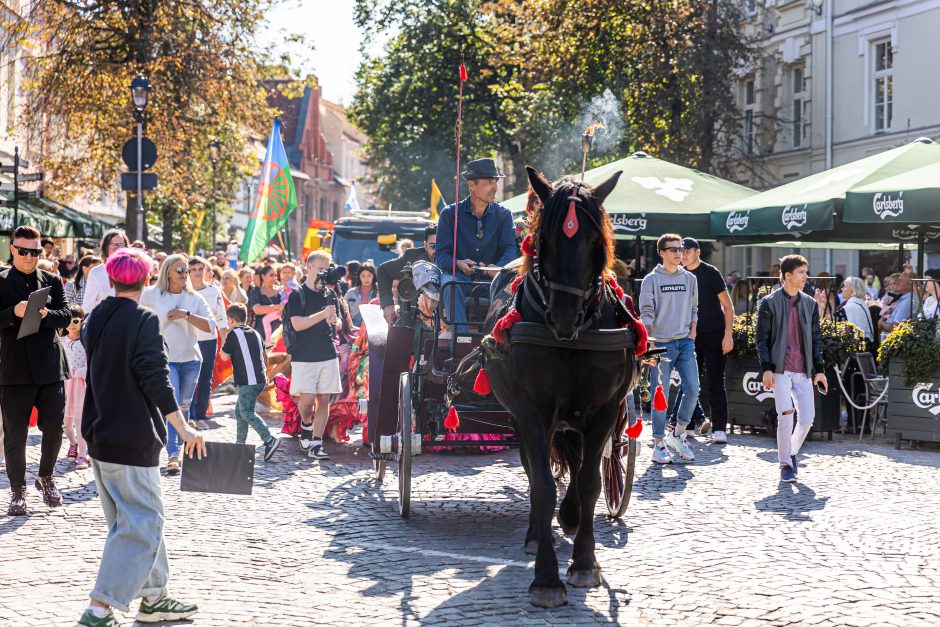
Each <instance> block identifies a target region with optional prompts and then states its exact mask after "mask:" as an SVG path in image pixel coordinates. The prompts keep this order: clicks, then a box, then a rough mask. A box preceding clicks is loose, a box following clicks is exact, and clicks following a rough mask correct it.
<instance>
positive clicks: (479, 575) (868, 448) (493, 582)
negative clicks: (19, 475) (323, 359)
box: [0, 396, 940, 626]
mask: <svg viewBox="0 0 940 627" xmlns="http://www.w3.org/2000/svg"><path fill="white" fill-rule="evenodd" d="M233 401H234V397H233V396H223V397H216V398H215V399H214V401H213V402H214V405H215V408H216V416H217V417H216V418H215V419H214V420H212V421H211V424H212V425H213V429H211V430H209V431H207V432H206V434H207V437H208V439H211V440H217V441H226V442H231V441H234V431H235V425H234V421H233V420H232V419H231V417H230V416H231V409H232V404H233ZM269 422H270V423H271V424H272V425H273V424H276V423H279V421H277V420H271V421H269ZM250 437H251V438H252V439H251V440H249V441H250V442H255V443H257V441H256V439H255V438H256V436H255V435H254V434H252V435H251V436H250ZM648 437H649V432H648V431H646V432H645V433H644V439H646V438H648ZM772 446H773V442H772V440H771V439H769V438H767V437H762V436H752V435H735V436H732V444H730V445H728V446H713V445H712V444H711V443H710V442H707V441H705V440H703V439H699V440H696V441H695V442H694V443H693V450H694V451H695V453H696V455H697V460H696V463H695V464H694V465H689V466H682V467H677V466H668V467H654V466H651V465H650V462H649V448H648V447H644V448H643V450H642V453H641V458H640V462H639V464H638V470H637V479H636V485H635V488H634V493H633V501H632V502H631V504H630V508H629V510H628V511H627V514H626V516H625V517H624V519H623V520H622V521H610V520H608V519H606V518H604V517H598V518H597V520H596V533H597V539H598V559H599V560H600V563H601V565H602V567H603V569H604V579H605V581H604V585H603V587H601V588H598V589H595V590H591V591H588V592H586V591H584V590H581V589H573V588H569V605H567V606H565V607H562V608H559V609H557V610H553V611H545V610H540V609H536V608H533V607H531V606H530V605H529V602H528V595H527V593H526V591H527V587H528V585H529V583H530V580H531V577H532V571H531V568H532V561H531V560H530V559H529V556H527V555H525V554H524V553H523V552H522V538H523V535H524V533H525V528H526V524H527V515H528V513H527V512H528V510H527V486H526V481H525V476H524V474H523V472H522V468H521V466H520V464H519V459H518V452H517V451H514V450H513V451H503V452H496V453H488V454H479V455H466V454H425V455H422V456H420V457H418V458H416V459H415V464H414V468H415V477H414V480H413V496H412V515H411V518H410V519H409V520H402V519H401V518H399V516H398V514H397V512H396V508H395V503H396V499H397V478H396V475H395V470H394V469H392V468H390V469H389V472H388V474H387V475H386V481H385V485H384V487H377V486H376V485H374V482H373V481H372V478H371V464H370V462H369V458H368V456H367V455H366V452H365V450H364V449H361V448H360V447H358V446H352V445H350V446H346V447H340V446H337V445H328V450H329V451H330V453H331V455H332V457H333V458H332V460H331V461H328V462H324V463H322V464H320V463H317V462H315V461H313V460H308V459H307V458H306V457H303V456H301V454H300V452H299V445H298V443H297V442H296V441H294V440H289V441H287V442H285V443H284V445H283V446H282V447H281V449H280V451H279V452H278V453H277V455H276V456H275V458H274V459H273V460H272V461H271V462H269V463H264V462H263V461H261V460H260V456H259V458H258V459H259V462H258V466H257V472H256V476H255V488H254V495H253V496H251V497H233V496H224V495H205V494H194V493H181V492H180V491H179V478H178V477H168V478H164V500H165V504H166V510H167V527H166V536H167V545H168V549H169V552H170V564H171V567H172V575H171V584H170V585H171V590H172V591H173V592H174V593H176V595H177V596H178V597H179V598H181V599H184V600H187V601H190V600H191V601H193V602H196V603H198V604H199V605H200V611H199V614H197V616H196V617H195V620H194V624H197V625H317V624H323V625H325V624H329V625H408V624H418V623H422V624H446V625H478V624H552V625H568V624H593V623H622V624H652V625H671V624H676V625H703V624H719V625H746V624H769V625H788V624H799V625H886V624H890V625H905V626H911V625H937V624H940V594H938V590H940V542H937V538H938V537H940V517H938V515H937V513H938V511H940V495H938V491H937V488H936V486H937V485H940V452H936V451H911V450H903V451H895V450H894V449H893V448H892V447H891V446H890V445H888V444H886V443H883V442H882V443H875V444H870V443H869V442H867V441H866V442H865V443H862V444H859V443H858V442H857V441H856V440H855V439H854V438H850V437H848V436H845V437H840V436H838V435H837V436H836V439H835V441H832V442H826V441H818V440H817V441H813V442H808V443H807V445H806V446H805V448H804V453H805V455H804V458H805V461H803V462H801V466H800V482H799V483H798V484H795V485H787V484H778V482H777V477H778V474H777V467H776V464H775V463H774V462H775V457H774V454H773V449H772ZM64 454H65V451H64V448H63V456H64ZM28 456H29V462H30V466H29V471H28V473H29V474H28V480H27V481H28V483H29V484H30V489H29V505H30V510H31V515H30V516H29V517H28V518H7V517H3V518H2V519H0V572H2V573H3V576H2V585H0V624H2V625H15V626H19V625H42V626H46V625H70V624H74V622H75V620H77V618H78V617H79V615H80V614H81V612H82V610H83V608H84V607H85V605H86V603H87V594H88V592H89V590H90V589H91V587H92V585H93V583H94V578H95V574H96V572H97V565H98V559H99V557H100V555H101V547H102V544H103V542H104V539H105V535H106V529H105V526H104V517H103V515H102V512H101V508H100V505H99V503H98V500H97V497H96V493H95V483H94V478H93V474H92V471H91V470H90V469H89V470H83V471H75V470H72V469H71V468H70V463H69V462H67V461H65V460H64V459H63V460H62V461H60V462H59V464H58V467H57V475H58V477H59V479H58V481H59V486H60V488H61V489H62V492H63V495H64V498H65V506H64V507H61V508H59V509H56V510H52V511H50V510H48V509H47V508H46V507H45V506H44V505H43V504H42V502H41V500H40V497H39V494H38V492H37V491H36V490H34V489H33V488H32V480H33V476H34V473H35V471H36V467H37V463H38V457H39V435H38V432H37V431H36V430H33V431H32V432H31V436H30V439H29V452H28ZM0 488H2V495H3V499H4V500H3V507H4V508H5V507H6V499H7V497H8V494H9V492H8V483H7V480H6V476H5V474H4V475H3V477H2V479H0ZM556 532H557V527H556ZM570 553H571V543H570V540H569V539H567V538H559V561H560V567H561V569H562V570H564V569H565V568H567V563H566V562H567V559H568V557H570ZM135 610H136V604H135ZM119 618H121V616H120V615H119ZM132 621H133V614H129V615H125V616H124V617H123V618H122V624H128V625H129V624H131V623H132Z"/></svg>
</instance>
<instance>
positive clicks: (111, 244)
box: [108, 242, 126, 250]
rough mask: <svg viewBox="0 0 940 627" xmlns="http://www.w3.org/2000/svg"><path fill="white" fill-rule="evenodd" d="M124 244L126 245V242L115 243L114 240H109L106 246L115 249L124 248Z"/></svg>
mask: <svg viewBox="0 0 940 627" xmlns="http://www.w3.org/2000/svg"><path fill="white" fill-rule="evenodd" d="M125 246H126V244H118V243H116V242H111V243H110V244H108V248H109V249H110V250H115V249H117V248H124V247H125Z"/></svg>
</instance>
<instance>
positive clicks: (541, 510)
mask: <svg viewBox="0 0 940 627" xmlns="http://www.w3.org/2000/svg"><path fill="white" fill-rule="evenodd" d="M545 419H546V420H548V419H549V418H545ZM518 423H519V436H520V438H521V439H522V440H523V441H524V442H525V454H526V457H527V458H528V461H529V494H530V498H531V503H532V509H531V517H532V520H533V522H534V523H535V537H536V542H538V551H537V553H536V555H535V578H534V580H533V581H532V585H530V586H529V601H530V602H531V603H532V605H535V606H537V607H558V606H559V605H564V604H565V603H567V602H568V592H567V590H566V589H565V584H564V583H562V581H561V578H560V577H559V576H558V557H557V556H556V555H555V547H554V546H553V545H552V514H554V513H555V505H556V502H557V499H558V493H557V490H556V488H555V478H554V477H553V476H552V466H551V459H550V455H549V448H548V447H549V434H548V433H547V432H546V431H547V430H546V428H545V425H543V424H542V417H541V416H540V415H539V412H537V411H529V412H528V413H527V415H525V416H520V417H519V420H518Z"/></svg>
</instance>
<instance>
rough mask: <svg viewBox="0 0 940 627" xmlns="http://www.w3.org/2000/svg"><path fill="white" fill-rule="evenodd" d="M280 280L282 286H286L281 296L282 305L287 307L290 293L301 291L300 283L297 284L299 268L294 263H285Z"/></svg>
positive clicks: (280, 273) (279, 276)
mask: <svg viewBox="0 0 940 627" xmlns="http://www.w3.org/2000/svg"><path fill="white" fill-rule="evenodd" d="M278 278H279V279H280V281H281V285H283V286H284V292H283V293H282V294H281V304H282V305H286V304H287V299H288V298H290V293H291V292H293V291H294V290H296V289H300V283H298V282H297V268H296V267H295V266H294V264H292V263H285V264H284V265H283V266H281V268H280V270H279V271H278Z"/></svg>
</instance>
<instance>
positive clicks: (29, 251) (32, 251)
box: [13, 246, 42, 257]
mask: <svg viewBox="0 0 940 627" xmlns="http://www.w3.org/2000/svg"><path fill="white" fill-rule="evenodd" d="M13 248H15V249H16V252H18V253H19V254H20V257H26V256H29V255H32V256H33V257H38V256H39V253H41V252H42V248H23V247H22V246H14V247H13Z"/></svg>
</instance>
